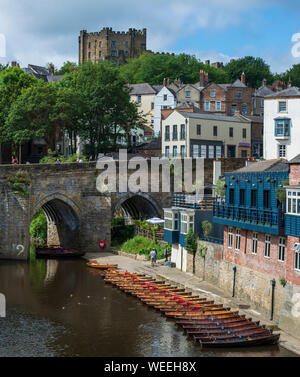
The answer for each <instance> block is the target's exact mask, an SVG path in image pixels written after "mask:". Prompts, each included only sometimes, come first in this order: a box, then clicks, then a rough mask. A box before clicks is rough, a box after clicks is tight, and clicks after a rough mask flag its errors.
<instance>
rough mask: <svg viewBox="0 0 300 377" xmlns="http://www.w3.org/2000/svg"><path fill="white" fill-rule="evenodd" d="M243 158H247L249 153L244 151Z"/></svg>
mask: <svg viewBox="0 0 300 377" xmlns="http://www.w3.org/2000/svg"><path fill="white" fill-rule="evenodd" d="M242 158H247V151H245V150H242Z"/></svg>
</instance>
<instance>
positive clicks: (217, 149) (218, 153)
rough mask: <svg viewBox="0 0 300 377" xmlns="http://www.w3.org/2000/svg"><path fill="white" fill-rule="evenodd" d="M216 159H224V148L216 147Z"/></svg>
mask: <svg viewBox="0 0 300 377" xmlns="http://www.w3.org/2000/svg"><path fill="white" fill-rule="evenodd" d="M216 158H222V147H220V146H219V145H217V146H216Z"/></svg>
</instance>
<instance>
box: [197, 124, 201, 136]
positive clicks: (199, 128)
mask: <svg viewBox="0 0 300 377" xmlns="http://www.w3.org/2000/svg"><path fill="white" fill-rule="evenodd" d="M197 135H198V136H200V135H201V124H197Z"/></svg>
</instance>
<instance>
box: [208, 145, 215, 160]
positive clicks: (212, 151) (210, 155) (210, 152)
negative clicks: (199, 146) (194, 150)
mask: <svg viewBox="0 0 300 377" xmlns="http://www.w3.org/2000/svg"><path fill="white" fill-rule="evenodd" d="M208 158H215V147H214V146H213V145H209V146H208Z"/></svg>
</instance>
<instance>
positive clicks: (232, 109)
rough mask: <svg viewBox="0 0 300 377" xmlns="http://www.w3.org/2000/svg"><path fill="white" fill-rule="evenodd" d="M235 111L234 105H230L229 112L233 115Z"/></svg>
mask: <svg viewBox="0 0 300 377" xmlns="http://www.w3.org/2000/svg"><path fill="white" fill-rule="evenodd" d="M235 113H236V105H232V106H231V114H232V115H234V114H235Z"/></svg>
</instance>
